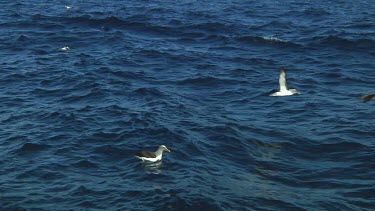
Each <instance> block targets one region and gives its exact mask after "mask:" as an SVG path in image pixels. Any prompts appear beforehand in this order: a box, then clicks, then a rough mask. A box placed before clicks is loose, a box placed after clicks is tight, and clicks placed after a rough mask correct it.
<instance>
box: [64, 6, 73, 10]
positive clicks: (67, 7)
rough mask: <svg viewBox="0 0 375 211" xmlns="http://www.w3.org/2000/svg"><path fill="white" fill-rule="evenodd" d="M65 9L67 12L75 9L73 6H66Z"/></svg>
mask: <svg viewBox="0 0 375 211" xmlns="http://www.w3.org/2000/svg"><path fill="white" fill-rule="evenodd" d="M65 8H66V9H67V10H70V9H72V8H73V6H65Z"/></svg>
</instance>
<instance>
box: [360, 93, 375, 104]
mask: <svg viewBox="0 0 375 211" xmlns="http://www.w3.org/2000/svg"><path fill="white" fill-rule="evenodd" d="M373 97H375V94H369V95H364V96H362V97H361V99H362V100H363V102H365V103H366V102H368V101H370V100H371V99H372V98H373Z"/></svg>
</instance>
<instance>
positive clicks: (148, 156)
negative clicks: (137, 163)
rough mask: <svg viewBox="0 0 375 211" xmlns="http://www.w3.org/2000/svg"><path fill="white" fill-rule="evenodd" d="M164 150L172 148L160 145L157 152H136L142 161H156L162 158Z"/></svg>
mask: <svg viewBox="0 0 375 211" xmlns="http://www.w3.org/2000/svg"><path fill="white" fill-rule="evenodd" d="M164 151H167V152H171V150H169V149H168V148H167V147H166V146H164V145H160V147H159V148H158V150H156V152H148V151H142V152H138V153H137V154H136V157H137V158H139V159H141V160H142V161H148V162H156V161H159V160H161V158H162V157H163V152H164Z"/></svg>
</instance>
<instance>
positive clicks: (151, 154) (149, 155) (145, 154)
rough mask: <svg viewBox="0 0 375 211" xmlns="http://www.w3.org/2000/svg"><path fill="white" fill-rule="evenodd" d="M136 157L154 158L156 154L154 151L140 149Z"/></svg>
mask: <svg viewBox="0 0 375 211" xmlns="http://www.w3.org/2000/svg"><path fill="white" fill-rule="evenodd" d="M136 155H137V156H138V157H146V158H156V154H155V153H154V152H148V151H142V152H138V153H137V154H136Z"/></svg>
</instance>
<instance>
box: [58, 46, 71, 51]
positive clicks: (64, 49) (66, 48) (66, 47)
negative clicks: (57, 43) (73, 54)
mask: <svg viewBox="0 0 375 211" xmlns="http://www.w3.org/2000/svg"><path fill="white" fill-rule="evenodd" d="M60 50H62V51H70V48H69V47H68V46H64V47H62V48H60Z"/></svg>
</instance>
